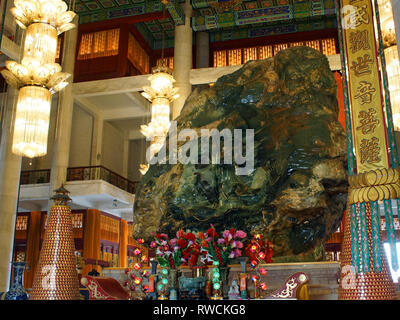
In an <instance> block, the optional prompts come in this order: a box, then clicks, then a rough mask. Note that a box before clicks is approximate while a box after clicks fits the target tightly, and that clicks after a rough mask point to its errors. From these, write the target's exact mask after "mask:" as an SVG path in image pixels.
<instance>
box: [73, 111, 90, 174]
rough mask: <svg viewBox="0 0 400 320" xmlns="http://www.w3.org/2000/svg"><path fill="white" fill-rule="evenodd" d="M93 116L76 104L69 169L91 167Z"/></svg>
mask: <svg viewBox="0 0 400 320" xmlns="http://www.w3.org/2000/svg"><path fill="white" fill-rule="evenodd" d="M92 132H93V116H92V115H91V114H90V113H88V112H87V111H85V110H84V109H82V108H81V107H79V106H78V105H77V104H74V111H73V114H72V127H71V144H70V151H69V167H86V166H90V158H91V149H92Z"/></svg>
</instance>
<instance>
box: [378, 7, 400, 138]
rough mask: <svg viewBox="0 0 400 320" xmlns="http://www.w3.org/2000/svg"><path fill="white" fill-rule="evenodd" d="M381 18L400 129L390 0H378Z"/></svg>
mask: <svg viewBox="0 0 400 320" xmlns="http://www.w3.org/2000/svg"><path fill="white" fill-rule="evenodd" d="M378 8H379V20H380V26H381V31H382V42H383V47H384V55H385V63H386V73H387V76H388V82H389V83H388V87H389V88H388V89H389V94H390V104H391V106H392V115H393V124H394V128H395V130H397V131H399V130H400V66H399V54H398V50H397V43H396V33H395V29H394V20H393V11H392V5H391V2H390V0H378Z"/></svg>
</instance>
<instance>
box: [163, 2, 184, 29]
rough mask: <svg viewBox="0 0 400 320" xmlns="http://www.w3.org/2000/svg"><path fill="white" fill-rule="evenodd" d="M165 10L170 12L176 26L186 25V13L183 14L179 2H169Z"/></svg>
mask: <svg viewBox="0 0 400 320" xmlns="http://www.w3.org/2000/svg"><path fill="white" fill-rule="evenodd" d="M165 8H166V9H167V10H168V12H169V14H170V16H171V18H172V20H174V22H175V25H176V26H180V25H183V24H185V13H184V12H183V10H182V8H181V6H180V5H179V3H178V1H177V0H170V1H168V3H167V4H166V5H165Z"/></svg>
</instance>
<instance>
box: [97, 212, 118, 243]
mask: <svg viewBox="0 0 400 320" xmlns="http://www.w3.org/2000/svg"><path fill="white" fill-rule="evenodd" d="M119 228H120V226H119V220H117V219H113V218H110V217H107V216H105V215H101V216H100V238H101V239H104V240H109V241H113V242H119Z"/></svg>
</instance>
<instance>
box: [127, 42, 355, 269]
mask: <svg viewBox="0 0 400 320" xmlns="http://www.w3.org/2000/svg"><path fill="white" fill-rule="evenodd" d="M336 90H337V87H336V81H335V79H334V77H333V74H332V71H331V70H330V68H329V63H328V60H327V58H326V57H325V56H324V55H322V54H321V53H319V52H318V51H316V50H314V49H312V48H309V47H292V48H289V49H286V50H282V51H280V52H279V53H278V54H276V55H275V56H274V57H273V58H269V59H266V60H258V61H249V62H247V63H246V64H245V65H244V66H243V67H241V68H240V69H239V70H237V71H236V72H234V73H232V74H229V75H225V76H223V77H221V78H219V79H218V81H217V82H216V83H215V85H214V86H212V87H210V88H205V89H198V88H197V89H195V90H194V91H193V92H192V93H191V95H190V96H189V97H188V99H187V100H186V102H185V105H184V107H183V109H182V112H181V114H180V116H179V117H178V118H177V119H176V121H177V130H178V133H179V132H180V131H181V130H183V129H185V128H190V129H195V130H196V131H197V132H199V133H200V130H201V129H212V128H215V129H218V130H220V131H221V130H223V129H224V128H228V129H231V130H233V129H254V171H253V172H252V173H251V174H249V175H237V174H236V170H235V169H236V168H237V165H236V164H224V162H223V161H224V157H223V156H224V154H223V146H224V143H222V141H223V139H221V145H220V147H221V155H222V156H221V157H222V159H221V164H213V163H210V164H181V163H179V162H178V163H176V164H170V163H169V162H168V154H169V153H168V152H169V138H167V140H166V144H165V146H166V150H167V151H166V152H167V163H166V164H153V165H150V168H149V170H148V171H147V173H146V174H145V175H144V176H143V178H142V180H141V181H140V183H139V186H138V188H137V192H136V195H135V204H134V213H133V216H134V218H133V233H134V235H135V236H138V237H144V238H146V239H151V238H152V236H154V233H156V232H165V233H168V234H169V235H170V236H174V235H175V232H176V231H177V230H179V229H180V228H182V229H185V230H186V229H190V230H192V231H196V230H197V231H205V230H207V229H208V228H209V226H210V224H213V225H214V226H215V227H216V229H217V230H218V231H222V230H225V229H227V228H237V229H241V230H243V231H245V232H247V233H248V234H250V233H251V234H253V233H255V232H259V233H261V234H263V235H264V237H266V238H267V239H269V240H270V241H271V242H272V243H273V245H274V261H275V262H289V261H315V260H320V259H322V258H323V249H322V248H323V244H324V242H325V241H326V240H327V239H328V238H329V236H330V235H331V234H332V233H333V232H335V231H336V230H337V228H338V226H339V224H340V221H341V218H342V215H343V212H344V210H345V206H346V199H347V188H348V184H347V174H346V170H345V168H346V166H347V162H346V161H347V158H346V157H347V154H346V135H345V131H344V129H343V127H342V126H341V125H340V123H339V122H338V113H339V108H338V102H337V98H336ZM199 137H200V135H199ZM198 140H200V138H198ZM245 141H246V140H245V139H244V138H243V142H245ZM184 143H185V142H178V148H179V146H181V145H183V144H184ZM198 143H200V141H198ZM199 150H200V147H199ZM243 150H244V147H243ZM210 162H211V161H210Z"/></svg>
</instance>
